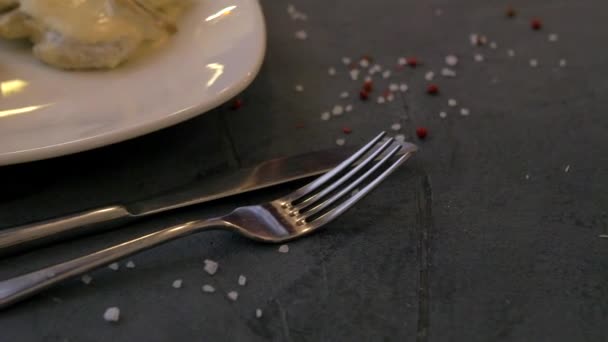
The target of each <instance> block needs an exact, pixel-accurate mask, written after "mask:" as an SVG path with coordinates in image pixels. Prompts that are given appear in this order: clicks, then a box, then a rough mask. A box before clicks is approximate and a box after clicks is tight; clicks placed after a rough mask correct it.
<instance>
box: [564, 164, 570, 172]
mask: <svg viewBox="0 0 608 342" xmlns="http://www.w3.org/2000/svg"><path fill="white" fill-rule="evenodd" d="M568 171H570V165H566V167H565V168H564V172H566V173H567V172H568Z"/></svg>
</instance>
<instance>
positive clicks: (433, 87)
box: [426, 84, 439, 95]
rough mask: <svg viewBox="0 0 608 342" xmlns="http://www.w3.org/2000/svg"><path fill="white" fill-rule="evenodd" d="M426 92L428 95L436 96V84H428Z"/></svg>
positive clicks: (437, 90) (437, 88)
mask: <svg viewBox="0 0 608 342" xmlns="http://www.w3.org/2000/svg"><path fill="white" fill-rule="evenodd" d="M426 92H427V93H428V94H430V95H436V94H437V93H438V92H439V87H437V85H436V84H429V86H428V87H427V88H426Z"/></svg>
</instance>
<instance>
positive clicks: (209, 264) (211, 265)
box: [204, 259, 219, 275]
mask: <svg viewBox="0 0 608 342" xmlns="http://www.w3.org/2000/svg"><path fill="white" fill-rule="evenodd" d="M218 267H219V264H218V263H217V262H215V261H213V260H209V259H205V267H204V270H205V272H207V273H209V274H210V275H214V274H215V272H217V269H218Z"/></svg>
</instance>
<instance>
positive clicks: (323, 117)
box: [321, 112, 331, 121]
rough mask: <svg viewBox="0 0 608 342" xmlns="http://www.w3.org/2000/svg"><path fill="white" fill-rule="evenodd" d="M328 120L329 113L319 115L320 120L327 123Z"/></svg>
mask: <svg viewBox="0 0 608 342" xmlns="http://www.w3.org/2000/svg"><path fill="white" fill-rule="evenodd" d="M329 118H331V114H330V113H329V112H323V113H321V120H323V121H327V120H329Z"/></svg>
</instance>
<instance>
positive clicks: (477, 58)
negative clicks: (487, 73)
mask: <svg viewBox="0 0 608 342" xmlns="http://www.w3.org/2000/svg"><path fill="white" fill-rule="evenodd" d="M473 59H475V62H483V60H484V57H483V55H482V54H480V53H476V54H475V56H473Z"/></svg>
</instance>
